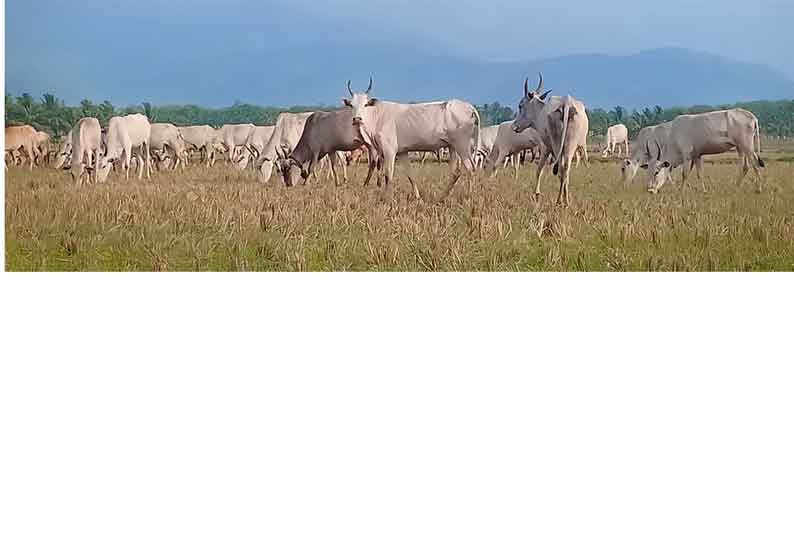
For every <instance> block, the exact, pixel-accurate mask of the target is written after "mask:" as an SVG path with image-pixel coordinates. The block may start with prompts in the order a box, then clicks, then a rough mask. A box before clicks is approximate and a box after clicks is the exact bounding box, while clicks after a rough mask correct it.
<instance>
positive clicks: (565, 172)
mask: <svg viewBox="0 0 794 542" xmlns="http://www.w3.org/2000/svg"><path fill="white" fill-rule="evenodd" d="M572 165H573V157H572V156H571V157H567V156H566V157H564V158H563V159H562V160H561V168H560V195H559V198H558V199H557V205H565V206H566V207H568V206H570V205H571V194H570V183H571V166H572Z"/></svg>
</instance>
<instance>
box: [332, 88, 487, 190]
mask: <svg viewBox="0 0 794 542" xmlns="http://www.w3.org/2000/svg"><path fill="white" fill-rule="evenodd" d="M369 83H370V84H369V88H367V90H366V91H365V92H362V93H354V92H353V89H352V88H351V86H350V81H348V84H347V89H348V92H349V93H350V99H345V100H344V104H345V105H346V106H347V107H348V108H350V109H352V111H353V126H354V127H355V128H356V129H357V130H358V132H359V134H360V137H361V140H362V141H364V142H365V143H366V144H367V145H368V146H369V147H370V148H373V149H375V150H376V151H377V152H378V154H379V156H380V157H381V158H383V165H384V173H385V182H386V189H387V190H389V189H390V187H391V184H392V180H393V179H394V170H395V167H396V165H397V164H398V163H399V165H400V166H401V167H402V168H404V173H405V174H406V176H407V177H408V180H409V182H410V183H411V186H412V188H413V191H414V195H415V196H416V198H417V199H421V194H420V193H419V188H418V187H417V185H416V183H415V182H414V179H413V177H412V176H411V162H410V160H409V157H408V153H410V152H436V151H439V150H441V149H443V148H444V147H449V148H450V152H451V153H454V154H456V155H457V156H458V157H459V158H460V161H458V160H457V159H454V158H453V157H451V159H450V165H451V167H452V168H454V171H453V174H452V179H451V181H450V183H449V186H448V187H447V190H446V191H445V192H444V194H443V195H442V196H441V200H443V199H445V198H446V197H447V196H448V195H449V194H450V192H452V189H453V188H454V187H455V185H456V184H457V182H458V180H459V179H460V177H461V174H462V169H461V164H462V165H463V167H465V168H466V170H467V171H468V175H469V177H470V182H471V181H473V178H474V174H475V171H474V170H475V168H474V153H475V151H476V150H477V149H478V148H479V145H480V114H479V113H478V112H477V109H476V108H475V107H474V106H473V105H471V104H469V103H466V102H462V101H459V100H450V101H446V102H431V103H419V104H401V103H394V102H382V101H379V100H378V99H376V98H373V97H371V96H370V95H369V93H370V92H371V91H372V79H371V78H370V82H369Z"/></svg>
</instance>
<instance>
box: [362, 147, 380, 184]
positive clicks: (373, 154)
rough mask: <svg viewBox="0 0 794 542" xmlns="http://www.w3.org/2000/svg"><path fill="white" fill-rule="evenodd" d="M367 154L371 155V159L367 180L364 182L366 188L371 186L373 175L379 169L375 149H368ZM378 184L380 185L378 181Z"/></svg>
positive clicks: (368, 162) (368, 164)
mask: <svg viewBox="0 0 794 542" xmlns="http://www.w3.org/2000/svg"><path fill="white" fill-rule="evenodd" d="M367 152H368V153H369V159H368V160H367V166H368V168H369V169H368V171H367V179H366V180H365V181H364V186H365V187H367V186H369V183H370V181H372V174H373V173H374V172H375V170H376V169H377V167H378V155H377V153H376V152H375V149H369V148H368V149H367ZM378 183H379V184H380V180H378Z"/></svg>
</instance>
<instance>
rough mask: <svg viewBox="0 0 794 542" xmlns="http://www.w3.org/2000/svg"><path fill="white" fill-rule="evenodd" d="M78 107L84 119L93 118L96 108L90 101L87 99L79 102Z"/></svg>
mask: <svg viewBox="0 0 794 542" xmlns="http://www.w3.org/2000/svg"><path fill="white" fill-rule="evenodd" d="M80 107H81V108H82V109H83V111H82V112H83V116H84V117H93V116H95V115H94V110H95V109H96V106H95V105H94V102H92V101H91V100H89V99H85V100H83V101H82V102H80Z"/></svg>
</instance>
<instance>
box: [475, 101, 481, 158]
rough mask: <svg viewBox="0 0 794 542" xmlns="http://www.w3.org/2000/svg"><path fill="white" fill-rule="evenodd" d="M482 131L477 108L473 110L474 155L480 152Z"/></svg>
mask: <svg viewBox="0 0 794 542" xmlns="http://www.w3.org/2000/svg"><path fill="white" fill-rule="evenodd" d="M481 131H482V119H481V118H480V112H479V111H477V108H476V107H475V108H474V155H475V156H476V154H477V153H478V152H479V151H480V145H481V144H482V139H481V138H480V136H481ZM475 167H476V166H475Z"/></svg>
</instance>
